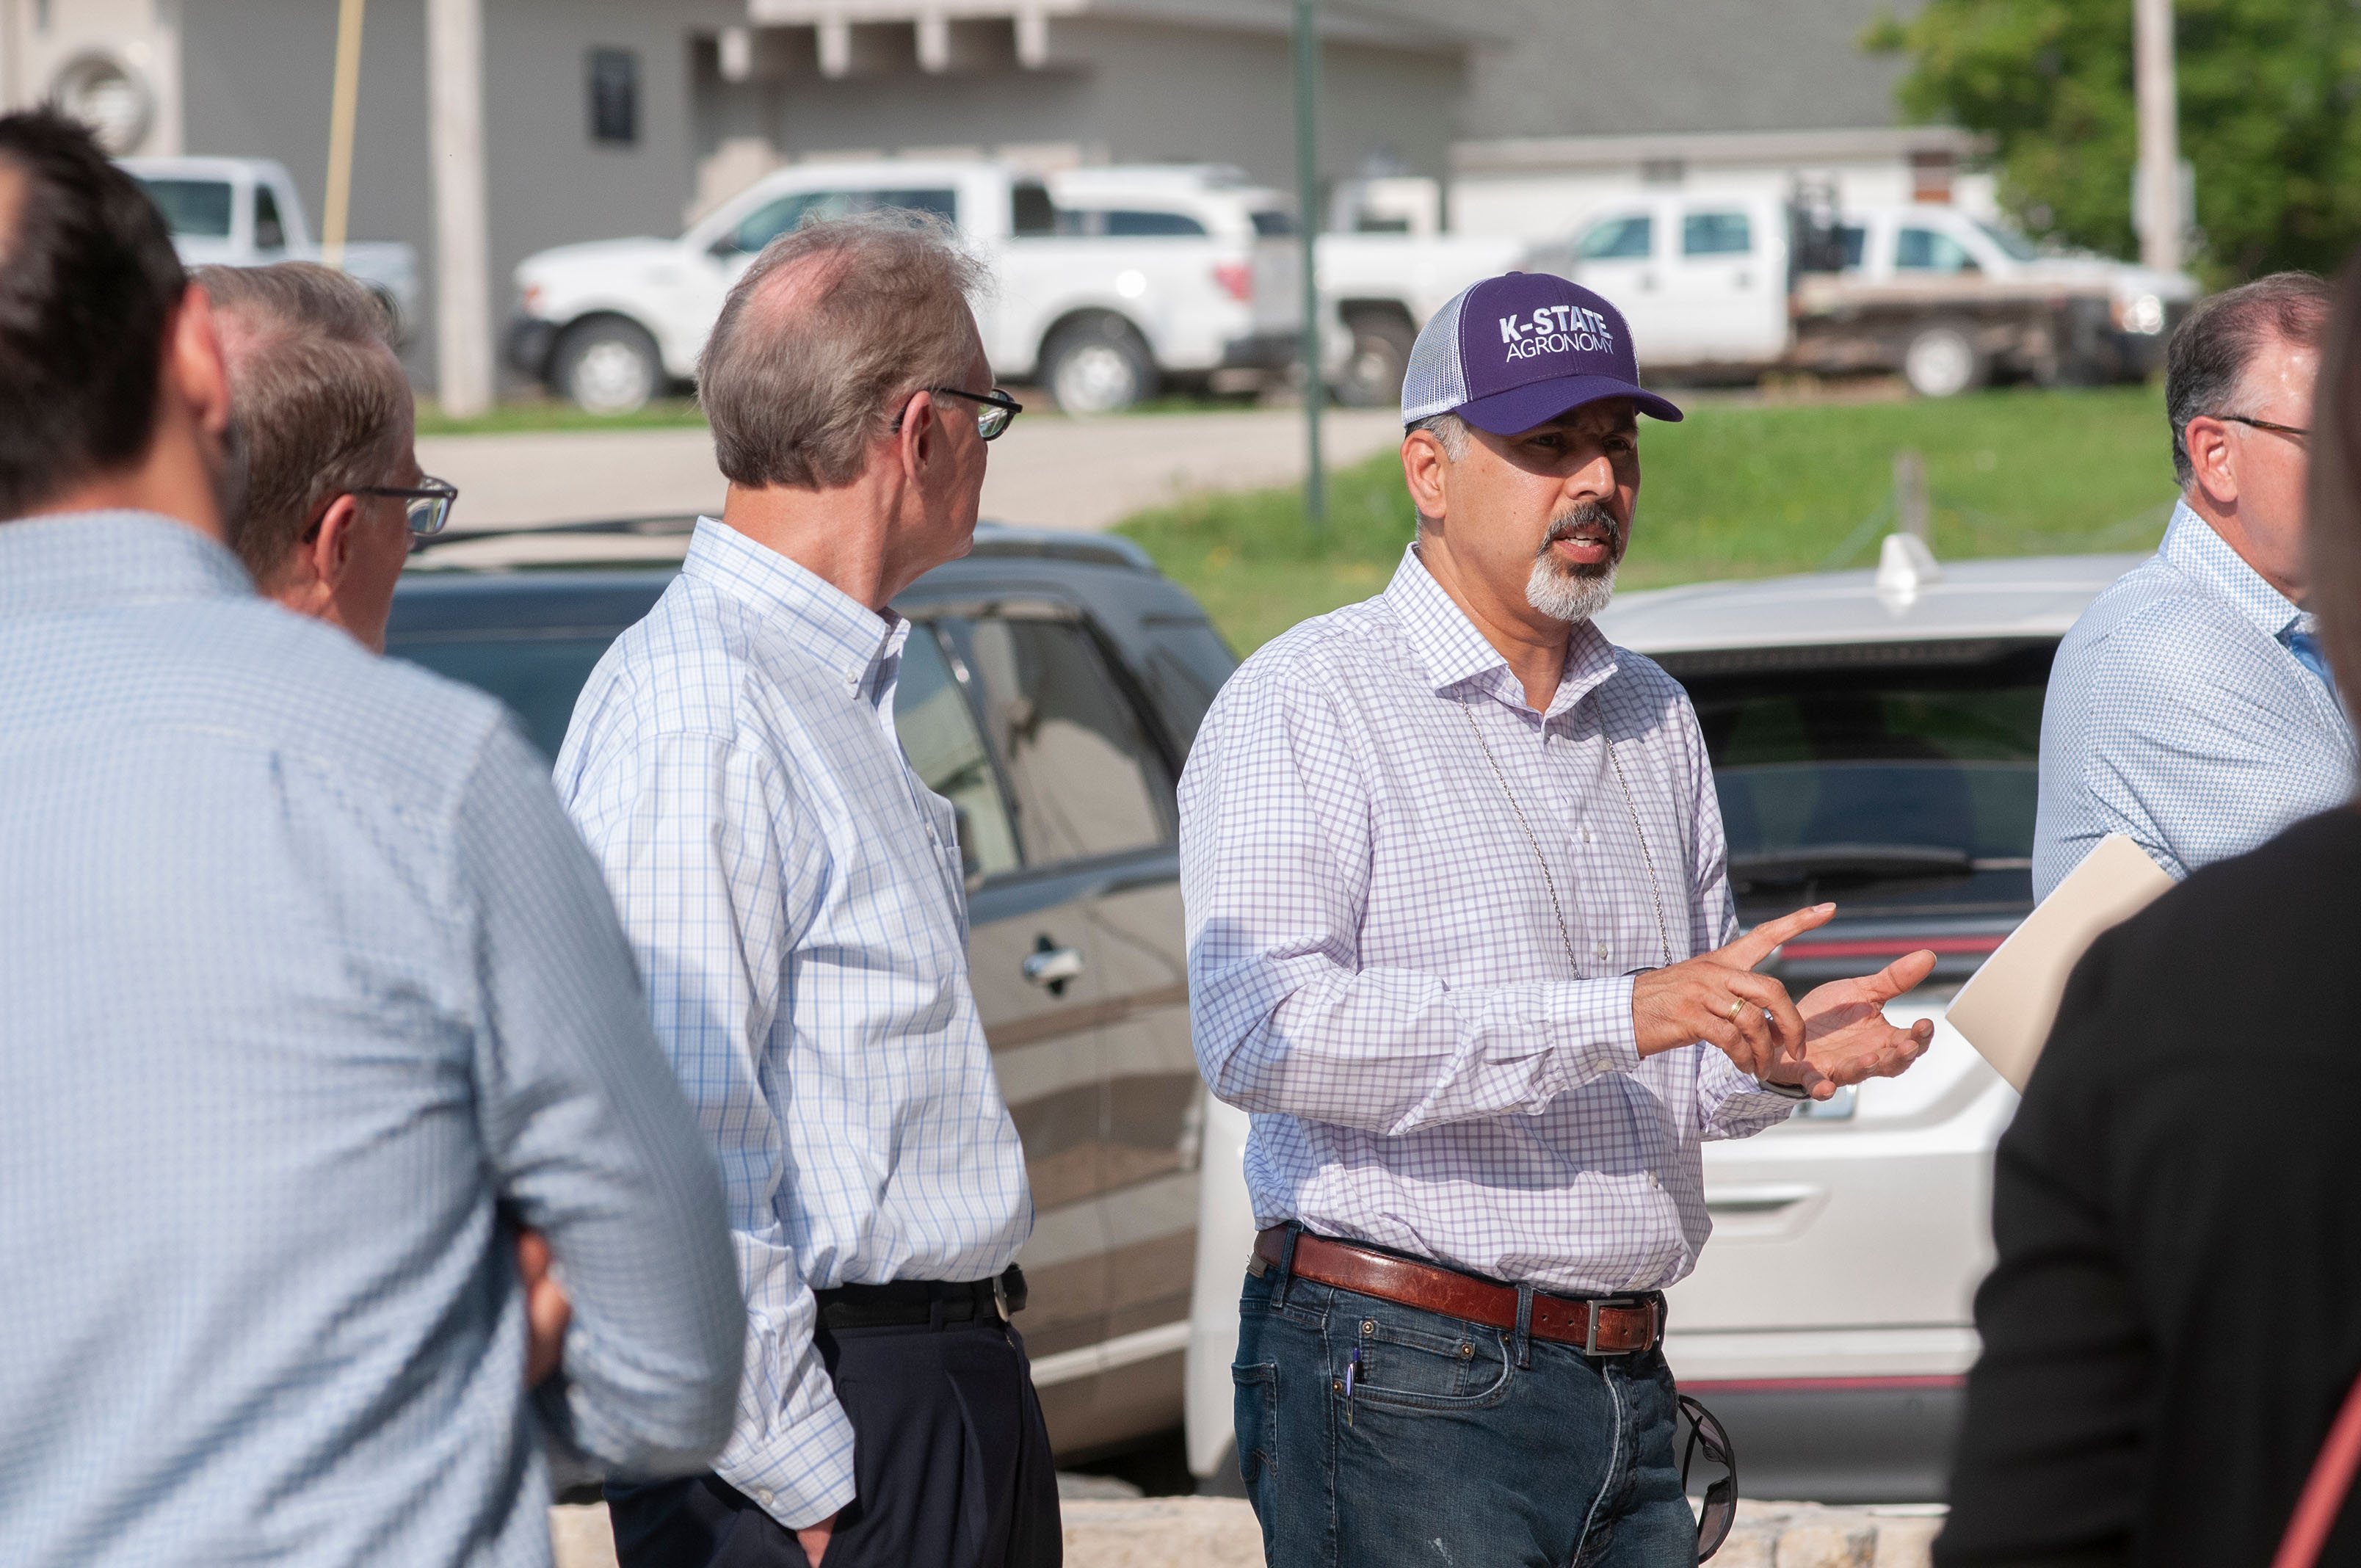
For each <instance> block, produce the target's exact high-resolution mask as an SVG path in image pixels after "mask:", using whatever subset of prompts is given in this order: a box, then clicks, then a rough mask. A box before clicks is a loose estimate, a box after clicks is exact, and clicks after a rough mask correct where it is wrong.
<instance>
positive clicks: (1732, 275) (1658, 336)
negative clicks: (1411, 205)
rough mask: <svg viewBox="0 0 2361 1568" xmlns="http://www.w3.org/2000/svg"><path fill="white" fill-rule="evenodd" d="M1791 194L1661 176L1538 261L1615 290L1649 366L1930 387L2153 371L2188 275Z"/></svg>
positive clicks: (1905, 210) (1953, 223)
mask: <svg viewBox="0 0 2361 1568" xmlns="http://www.w3.org/2000/svg"><path fill="white" fill-rule="evenodd" d="M1809 205H1810V204H1809V203H1805V204H1795V205H1791V204H1790V203H1787V202H1784V201H1781V200H1779V199H1778V198H1776V197H1775V196H1772V195H1768V194H1764V193H1763V192H1752V191H1749V192H1712V191H1708V190H1678V191H1668V192H1664V193H1662V194H1656V195H1645V196H1637V197H1634V198H1633V199H1632V200H1631V201H1629V202H1625V203H1616V204H1614V205H1612V206H1609V207H1606V208H1602V209H1601V210H1599V211H1598V212H1596V213H1594V214H1591V216H1590V217H1589V219H1588V220H1587V222H1586V223H1585V224H1584V225H1582V226H1581V227H1580V228H1579V229H1577V230H1576V233H1575V235H1574V236H1573V239H1572V242H1571V244H1570V245H1566V246H1562V247H1554V248H1553V249H1545V250H1542V251H1537V252H1536V253H1535V255H1534V265H1535V266H1537V267H1539V268H1540V269H1543V270H1547V271H1552V272H1557V273H1561V274H1563V275H1564V276H1565V277H1568V278H1572V279H1574V280H1576V281H1577V282H1579V283H1581V284H1583V285H1584V286H1585V287H1587V288H1591V289H1595V290H1597V291H1598V292H1599V293H1601V294H1604V295H1605V296H1607V298H1608V299H1609V300H1611V301H1613V302H1615V305H1616V308H1617V309H1619V310H1620V311H1621V312H1622V313H1623V314H1624V317H1625V319H1626V320H1628V321H1629V322H1630V323H1631V341H1632V345H1633V346H1634V347H1635V348H1636V349H1637V350H1638V352H1639V356H1640V363H1641V366H1642V367H1643V368H1666V369H1681V370H1685V371H1688V372H1692V373H1702V374H1713V373H1737V374H1741V375H1752V374H1757V373H1760V372H1762V371H1764V370H1771V369H1794V370H1808V371H1822V372H1842V371H1852V370H1874V369H1884V370H1900V371H1901V372H1902V373H1903V375H1904V377H1905V378H1906V379H1907V380H1908V381H1909V383H1910V385H1911V387H1912V388H1913V389H1915V390H1916V391H1918V392H1919V393H1921V394H1923V395H1926V396H1928V397H1948V396H1950V395H1952V394H1954V393H1957V392H1962V391H1966V390H1969V389H1971V388H1975V387H1980V386H1982V385H1984V384H1985V382H1986V381H1988V380H1989V379H1990V378H1992V377H1993V375H1994V374H1995V373H2005V374H2008V375H2012V376H2019V377H2026V378H2032V379H2035V380H2038V381H2042V382H2045V383H2052V382H2073V381H2092V380H2104V379H2114V378H2138V377H2142V376H2145V375H2147V373H2148V371H2149V370H2151V369H2153V368H2154V367H2156V365H2157V363H2158V360H2159V358H2160V357H2161V356H2162V353H2163V348H2164V342H2165V339H2166V337H2167V336H2168V335H2169V333H2170V331H2171V328H2172V327H2173V325H2174V324H2175V323H2177V321H2178V320H2179V318H2180V315H2181V314H2182V313H2185V312H2186V311H2187V309H2188V307H2189V305H2190V304H2191V302H2193V301H2194V300H2195V299H2196V298H2197V295H2198V286H2197V282H2196V280H2194V279H2191V278H2189V277H2186V276H2183V275H2180V274H2178V273H2160V272H2151V271H2148V270H2146V269H2141V268H2138V267H2134V266H2129V265H2127V264H2125V263H2123V262H2118V261H2111V260H2108V259H2106V258H2103V257H2073V256H2065V257H2059V256H2048V255H2044V254H2042V253H2041V252H2040V251H2038V250H2037V249H2035V248H2034V247H2033V246H2032V245H2030V244H2029V243H2027V242H2026V240H2025V238H2024V237H2023V236H2019V235H2016V234H2015V233H2012V232H2011V231H2010V230H2008V229H2006V228H2004V227H2002V226H2000V225H1997V224H1992V223H1985V222H1982V221H1979V220H1977V219H1975V218H1973V217H1971V216H1970V215H1969V214H1966V213H1963V212H1961V211H1960V210H1959V209H1958V208H1956V207H1948V206H1935V205H1898V206H1884V207H1862V208H1857V209H1847V210H1845V211H1843V212H1842V213H1841V214H1839V213H1837V212H1836V211H1834V210H1833V208H1832V206H1823V207H1822V210H1821V211H1820V214H1819V215H1818V216H1817V219H1815V218H1813V217H1811V216H1809V215H1808V212H1807V209H1808V206H1809Z"/></svg>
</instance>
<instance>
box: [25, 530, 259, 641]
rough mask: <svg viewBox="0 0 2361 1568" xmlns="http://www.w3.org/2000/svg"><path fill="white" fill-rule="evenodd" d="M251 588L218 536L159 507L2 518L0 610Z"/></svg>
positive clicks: (162, 599) (235, 594)
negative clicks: (157, 510) (208, 535)
mask: <svg viewBox="0 0 2361 1568" xmlns="http://www.w3.org/2000/svg"><path fill="white" fill-rule="evenodd" d="M253 592H254V581H253V579H252V578H250V577H248V576H247V575H246V568H245V567H244V566H241V565H238V560H237V557H236V556H235V555H233V554H230V553H229V551H228V550H227V549H225V547H224V546H223V545H222V544H221V543H220V542H219V541H217V540H214V539H208V538H206V537H205V536H204V535H203V534H202V533H199V532H197V531H196V530H195V529H193V528H191V527H190V526H189V525H188V524H187V523H184V522H176V521H173V520H172V519H170V518H169V517H159V516H158V515H157V514H155V513H154V512H144V511H84V512H60V513H59V514H58V515H56V516H54V517H31V518H18V519H16V520H14V521H8V522H0V616H8V615H32V614H38V613H43V612H53V611H59V610H77V609H100V608H104V607H106V606H111V605H135V604H161V603H169V602H172V601H175V600H182V599H204V598H246V597H247V596H249V595H251V594H252V593H253Z"/></svg>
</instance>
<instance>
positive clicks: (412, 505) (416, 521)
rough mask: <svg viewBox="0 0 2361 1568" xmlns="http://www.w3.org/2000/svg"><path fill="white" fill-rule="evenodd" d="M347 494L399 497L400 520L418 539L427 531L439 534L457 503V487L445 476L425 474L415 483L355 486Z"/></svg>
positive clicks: (425, 534)
mask: <svg viewBox="0 0 2361 1568" xmlns="http://www.w3.org/2000/svg"><path fill="white" fill-rule="evenodd" d="M349 493H350V494H353V495H356V496H399V497H401V499H402V501H403V502H404V503H405V504H404V505H403V507H402V509H401V510H402V516H403V519H404V520H405V521H407V522H408V523H409V524H410V532H412V533H414V534H416V535H418V536H419V537H420V538H421V539H423V538H425V537H426V536H427V535H428V534H430V533H440V532H443V525H444V524H445V523H446V522H449V521H451V509H452V508H453V507H455V506H456V505H457V504H458V502H459V487H458V486H456V485H455V484H453V483H452V482H451V481H450V480H448V479H437V478H435V477H433V476H432V475H427V476H425V477H421V478H420V479H419V481H418V483H416V484H415V485H356V486H354V487H353V488H352V490H351V491H350V492H349Z"/></svg>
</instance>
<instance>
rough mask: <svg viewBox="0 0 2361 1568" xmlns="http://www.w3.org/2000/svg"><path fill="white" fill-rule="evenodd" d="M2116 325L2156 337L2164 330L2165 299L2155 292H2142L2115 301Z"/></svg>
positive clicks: (2126, 330) (2142, 334) (2146, 335)
mask: <svg viewBox="0 0 2361 1568" xmlns="http://www.w3.org/2000/svg"><path fill="white" fill-rule="evenodd" d="M2115 325H2116V326H2117V327H2119V328H2120V329H2122V330H2123V331H2125V332H2129V333H2136V334H2139V335H2140V336H2142V337H2154V336H2155V335H2156V334H2158V333H2160V332H2162V331H2163V330H2164V301H2163V300H2162V299H2161V298H2159V297H2158V296H2157V295H2155V294H2141V295H2138V296H2136V298H2133V299H2129V300H2117V301H2116V302H2115Z"/></svg>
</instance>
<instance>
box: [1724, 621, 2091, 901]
mask: <svg viewBox="0 0 2361 1568" xmlns="http://www.w3.org/2000/svg"><path fill="white" fill-rule="evenodd" d="M2047 676H2048V659H2047V657H2046V656H2039V655H2037V656H2029V657H2019V658H2017V659H2015V661H2013V662H2004V663H2002V664H2000V665H1997V666H1993V667H1989V668H1984V667H1973V668H1969V669H1965V670H1951V671H1940V670H1938V671H1932V672H1930V671H1927V670H1910V669H1895V670H1892V671H1886V672H1881V671H1878V670H1876V669H1874V668H1872V669H1868V670H1861V669H1848V668H1830V669H1822V670H1816V671H1799V672H1796V673H1795V674H1791V675H1787V676H1785V677H1783V678H1780V679H1778V680H1775V681H1773V680H1768V679H1764V678H1759V677H1758V678H1752V679H1748V680H1738V681H1724V680H1714V679H1698V678H1697V677H1694V676H1689V677H1685V681H1686V685H1688V688H1689V691H1690V695H1691V697H1692V700H1693V701H1694V702H1695V703H1696V705H1697V721H1698V723H1699V725H1700V726H1701V727H1702V728H1703V729H1704V731H1705V740H1706V750H1707V752H1708V755H1709V756H1710V757H1711V759H1712V762H1713V770H1714V787H1715V789H1716V791H1717V792H1718V793H1719V795H1720V797H1721V814H1722V826H1723V830H1724V832H1725V833H1726V834H1727V835H1728V837H1729V840H1730V864H1731V876H1732V880H1733V881H1738V880H1742V875H1743V871H1744V868H1745V866H1746V865H1747V863H1748V862H1749V861H1760V860H1763V859H1765V858H1771V859H1776V858H1778V857H1781V856H1793V855H1795V854H1796V853H1797V852H1799V851H1808V850H1813V849H1815V848H1821V849H1825V848H1828V847H1834V846H1845V847H1854V848H1858V847H1861V846H1878V847H1894V846H1899V847H1903V848H1905V849H1923V850H1948V851H1954V852H1957V853H1959V854H1961V855H1964V856H1966V857H1968V858H1969V859H1970V860H1971V861H1982V862H1990V861H1999V862H2004V863H2007V862H2014V863H2015V864H2018V865H2022V864H2024V863H2025V862H2026V857H2028V856H2030V855H2031V854H2032V853H2033V817H2034V805H2035V801H2036V799H2037V795H2038V793H2039V784H2040V771H2039V762H2038V756H2039V751H2040V741H2041V703H2042V696H2043V694H2044V692H2045V690H2046V689H2047Z"/></svg>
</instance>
